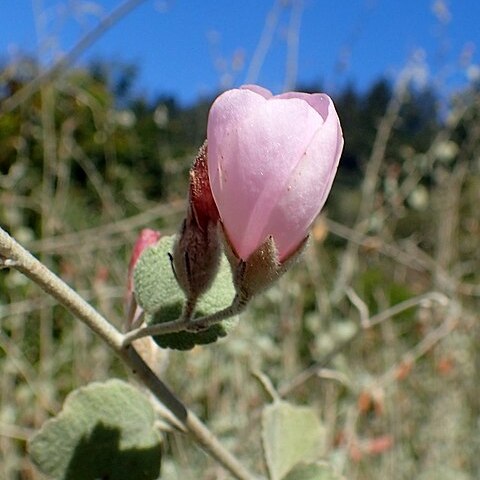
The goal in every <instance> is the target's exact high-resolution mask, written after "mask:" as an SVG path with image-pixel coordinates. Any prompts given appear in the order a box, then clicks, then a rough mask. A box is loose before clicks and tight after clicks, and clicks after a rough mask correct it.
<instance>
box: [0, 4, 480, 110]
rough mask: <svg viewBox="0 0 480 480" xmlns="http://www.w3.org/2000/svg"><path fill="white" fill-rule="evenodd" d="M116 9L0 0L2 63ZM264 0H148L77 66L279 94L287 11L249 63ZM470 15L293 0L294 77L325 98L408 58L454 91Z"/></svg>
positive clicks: (458, 7)
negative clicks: (127, 69) (117, 65)
mask: <svg viewBox="0 0 480 480" xmlns="http://www.w3.org/2000/svg"><path fill="white" fill-rule="evenodd" d="M118 4H119V0H105V1H92V0H55V1H54V0H1V1H0V57H1V59H2V60H3V61H5V60H7V61H8V60H10V59H12V58H15V56H16V55H18V54H19V53H20V52H27V53H30V54H35V55H40V56H41V58H42V61H43V62H44V63H45V64H48V62H49V61H51V59H52V58H54V57H55V55H59V54H61V53H62V52H66V51H68V49H69V48H71V47H72V46H73V45H74V44H75V42H76V41H78V39H79V38H80V36H81V35H82V34H83V33H85V32H86V31H87V30H88V29H89V28H91V27H92V26H93V25H94V24H95V22H96V21H97V19H98V15H101V14H102V13H106V12H108V11H111V10H112V9H113V8H114V7H115V6H116V5H118ZM274 4H275V0H228V1H227V0H224V1H222V0H198V1H196V0H190V1H185V0H147V1H146V2H145V3H144V4H142V5H141V6H140V7H138V8H137V9H136V10H135V11H133V12H132V13H131V14H130V15H129V16H128V17H126V18H124V19H123V20H122V21H121V22H120V23H118V24H117V25H115V26H114V27H113V29H112V30H110V31H109V32H107V33H106V34H105V35H104V36H103V37H102V38H101V39H100V40H99V41H98V42H97V43H96V44H94V45H93V46H92V47H90V48H89V50H88V51H86V53H85V54H84V55H83V57H82V59H81V60H80V63H82V62H85V61H88V60H89V59H105V60H108V61H121V62H125V63H133V64H136V65H137V66H138V79H137V83H136V85H137V88H138V90H139V91H142V92H146V93H147V94H148V95H149V96H154V95H156V94H160V93H168V94H173V95H175V96H177V97H178V98H179V99H180V100H181V101H182V102H186V103H188V102H192V101H194V100H195V99H196V98H198V96H199V95H206V94H211V93H213V92H215V91H217V90H218V89H223V88H228V87H231V86H236V85H240V84H242V83H244V82H245V81H246V80H253V81H255V82H256V83H259V84H262V85H264V86H266V87H267V88H270V89H271V90H273V91H274V92H275V93H278V92H280V91H281V90H282V89H283V87H284V85H285V79H286V58H287V42H286V38H287V34H288V31H289V25H290V22H291V12H292V9H291V8H284V9H283V10H281V11H280V14H279V15H277V16H275V15H273V17H274V19H275V18H276V28H275V29H274V33H273V35H272V37H271V43H270V45H269V48H268V50H267V52H266V56H265V58H264V61H262V62H261V69H259V70H258V72H257V73H258V74H255V72H253V71H252V70H251V68H250V70H249V66H250V65H251V62H252V59H253V58H254V56H255V52H256V50H257V47H258V45H259V41H260V38H261V34H262V31H263V30H264V26H265V21H266V18H267V16H268V14H269V12H272V11H274V7H273V6H274ZM435 6H436V8H435ZM442 6H443V7H446V9H445V8H444V9H443V10H442V8H441V7H442ZM435 12H436V13H435ZM297 18H298V17H297ZM479 20H480V1H479V0H450V1H448V0H445V1H440V0H303V9H302V15H301V23H300V25H301V28H300V30H299V32H300V34H299V37H298V42H299V43H298V46H299V47H298V68H297V72H298V73H297V75H296V78H297V80H298V81H299V82H301V83H307V84H308V83H312V82H316V81H320V82H321V84H322V86H323V89H324V90H325V91H327V92H328V93H333V94H334V92H335V90H338V89H340V88H341V87H342V86H343V85H345V84H346V83H347V82H352V83H354V84H356V85H357V86H358V87H359V88H361V89H364V88H366V87H367V86H368V85H369V84H371V82H372V81H374V80H375V79H377V78H378V77H380V76H381V75H386V76H387V77H388V78H395V77H396V76H397V75H398V73H399V72H400V71H401V70H402V69H403V68H404V67H405V65H406V64H407V63H408V62H409V61H411V59H412V58H413V57H414V56H415V58H417V59H419V58H420V59H421V61H422V62H423V63H424V64H425V65H426V66H427V73H428V78H429V80H431V81H434V82H436V83H437V85H438V88H440V89H442V88H444V89H453V88H459V87H461V86H462V85H464V84H465V83H466V81H467V73H469V74H472V72H473V73H474V72H477V71H478V68H477V67H475V65H477V64H480V26H479ZM274 23H275V22H274ZM468 65H470V68H467V66H468ZM472 65H473V66H472ZM249 72H250V74H249ZM248 77H250V78H248Z"/></svg>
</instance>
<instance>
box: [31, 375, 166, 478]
mask: <svg viewBox="0 0 480 480" xmlns="http://www.w3.org/2000/svg"><path fill="white" fill-rule="evenodd" d="M154 420H155V415H154V411H153V409H152V407H151V405H150V402H149V401H148V400H147V398H146V397H145V396H144V395H143V394H142V393H140V391H139V390H137V389H136V388H134V387H132V386H131V385H129V384H127V383H125V382H122V381H120V380H110V381H108V382H106V383H92V384H90V385H88V386H86V387H83V388H80V389H78V390H75V391H74V392H72V393H71V394H70V395H68V397H67V399H66V400H65V404H64V406H63V409H62V411H61V412H60V413H59V414H58V415H57V416H56V417H55V418H53V419H51V420H48V421H47V422H45V424H44V425H43V426H42V428H41V429H40V431H39V432H38V433H37V434H35V436H34V437H33V438H32V439H31V440H30V442H29V451H30V455H31V457H32V459H33V461H34V462H35V463H36V464H37V465H38V467H39V468H40V470H41V471H42V472H44V473H46V474H48V475H51V476H52V477H54V478H55V479H62V480H96V479H100V478H109V479H111V480H114V479H115V480H154V479H156V478H158V477H159V475H160V454H161V450H160V446H161V445H160V443H161V438H160V435H159V433H158V431H157V430H156V429H155V428H154Z"/></svg>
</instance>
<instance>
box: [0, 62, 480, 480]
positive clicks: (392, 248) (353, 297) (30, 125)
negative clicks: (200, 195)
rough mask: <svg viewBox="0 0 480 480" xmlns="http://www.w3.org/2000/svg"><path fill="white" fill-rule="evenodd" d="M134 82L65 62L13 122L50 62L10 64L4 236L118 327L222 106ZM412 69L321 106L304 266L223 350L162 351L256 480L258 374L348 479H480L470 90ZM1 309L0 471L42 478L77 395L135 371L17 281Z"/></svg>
mask: <svg viewBox="0 0 480 480" xmlns="http://www.w3.org/2000/svg"><path fill="white" fill-rule="evenodd" d="M135 71H136V68H135V65H122V64H119V63H112V62H108V61H105V62H102V61H97V62H95V63H92V64H90V65H89V66H88V67H83V68H71V69H69V70H68V71H66V72H64V74H63V75H61V76H59V77H57V78H55V79H54V80H52V81H50V82H46V83H44V84H43V85H42V86H41V87H40V88H39V89H37V90H36V91H35V92H34V94H33V95H31V96H30V97H29V98H28V99H27V100H25V101H23V102H22V103H21V104H20V105H19V106H18V108H15V109H11V110H9V111H7V110H5V109H2V105H5V101H6V100H7V99H9V98H12V96H13V95H15V94H16V92H18V91H20V90H21V89H22V88H24V87H25V86H26V85H28V84H29V83H30V82H31V81H32V80H33V79H34V78H36V77H37V75H38V74H39V73H40V67H39V65H38V63H37V62H36V60H35V59H33V58H27V57H24V58H22V59H20V60H18V61H16V62H15V63H9V64H3V65H2V66H1V67H0V224H1V225H2V227H4V228H6V229H7V230H8V231H9V232H10V233H11V234H12V235H13V236H15V237H16V238H17V239H18V240H19V241H20V242H21V243H23V244H24V245H25V246H26V247H27V248H29V249H30V250H31V251H32V252H33V253H34V254H35V255H37V256H38V257H39V258H40V259H41V260H42V261H43V262H45V263H46V264H47V265H48V266H49V267H51V268H52V269H53V270H54V271H55V272H57V273H58V274H59V275H60V276H61V277H62V278H63V279H64V280H66V281H67V282H68V283H69V284H70V285H71V286H73V287H74V288H75V289H77V290H78V291H79V292H80V293H81V294H82V295H83V296H84V297H85V298H87V299H88V300H89V301H91V303H92V304H93V305H94V306H95V307H96V308H98V309H99V311H100V312H101V313H102V314H104V315H105V316H106V317H107V318H108V319H110V320H111V321H112V322H113V323H115V324H116V325H117V326H119V327H121V326H122V324H123V297H124V287H125V283H126V270H127V265H128V259H129V255H130V248H131V245H132V244H133V242H134V240H135V238H136V236H137V234H138V232H139V230H140V229H141V228H143V227H151V228H157V229H160V230H161V231H162V232H164V233H173V232H174V231H175V230H176V228H177V227H178V225H179V223H180V221H181V219H182V215H183V212H184V208H185V193H186V185H187V178H188V169H189V167H190V165H191V162H192V159H193V158H194V156H195V153H196V150H197V149H198V148H199V146H200V145H201V144H202V143H203V140H204V138H205V132H206V118H207V114H208V108H209V105H210V104H211V101H212V100H213V98H204V99H202V100H200V101H198V102H197V103H195V104H193V105H191V106H188V107H184V106H183V107H182V106H181V105H180V104H179V103H178V102H177V101H176V99H175V98H172V97H162V96H161V97H159V98H156V99H151V98H150V99H149V98H147V97H143V96H141V95H139V94H138V90H137V89H135V88H133V87H134V86H135ZM415 75H416V72H415V68H413V67H409V66H407V67H406V68H405V70H404V72H402V74H401V75H400V76H399V78H398V80H397V82H396V83H391V82H389V81H387V80H385V79H382V78H380V79H378V81H377V82H376V83H375V84H374V85H372V86H371V87H370V88H369V89H368V90H367V91H362V92H359V91H357V90H356V88H355V86H354V85H350V86H348V87H346V88H344V89H343V90H342V91H338V92H336V93H334V94H333V95H332V96H333V97H334V101H335V103H336V106H337V110H338V112H339V116H340V118H341V121H342V125H343V129H344V136H345V151H344V154H343V157H342V160H341V168H340V170H339V174H338V177H337V180H336V182H335V184H334V187H333V191H332V193H331V195H330V198H329V200H328V203H327V207H326V209H325V211H324V212H323V213H322V215H321V216H320V217H319V218H318V220H317V221H316V223H315V225H314V229H313V232H312V239H311V242H310V244H309V246H308V248H307V251H306V253H305V258H304V259H303V260H302V262H300V264H299V265H297V266H296V267H295V268H294V269H292V271H290V272H289V273H288V274H287V275H286V276H285V277H284V278H282V280H281V281H280V282H279V283H278V285H276V286H275V287H273V288H271V289H270V290H269V291H268V292H267V293H265V294H264V295H262V296H261V297H259V298H258V299H257V300H256V301H255V302H254V304H253V305H252V306H251V307H250V309H249V310H248V311H247V313H245V314H243V315H242V318H241V321H240V323H239V325H238V327H237V328H236V330H235V331H234V332H233V333H232V334H230V335H229V337H228V338H226V339H224V340H222V341H220V342H218V343H217V344H215V345H213V346H206V347H197V348H195V349H194V350H192V351H190V352H187V353H185V352H173V351H172V352H169V353H168V356H167V355H166V356H165V358H164V360H163V361H164V365H163V368H164V377H165V379H166V380H167V382H168V383H169V384H170V385H171V386H172V388H173V390H174V391H175V392H176V393H177V394H179V396H180V397H181V398H182V399H184V400H185V402H186V403H187V405H189V406H190V407H191V408H192V409H193V410H194V411H195V412H196V413H198V414H199V415H200V416H201V417H202V418H203V419H204V420H205V421H206V423H207V424H208V425H209V427H210V428H211V429H212V430H213V431H214V432H215V433H216V434H218V435H219V436H220V437H221V439H222V441H223V442H224V444H225V445H226V446H227V447H228V448H229V449H230V450H232V451H234V452H236V453H237V454H238V456H239V457H240V458H241V459H242V460H243V461H244V462H245V463H246V464H248V465H249V466H251V467H252V468H253V469H254V470H256V471H261V469H262V468H263V460H262V457H261V454H260V453H259V452H260V448H259V445H260V431H259V414H260V409H261V407H262V406H263V405H265V403H267V402H268V401H269V398H268V395H267V394H266V393H265V391H264V389H263V387H262V386H261V384H260V383H259V382H258V380H257V378H256V377H255V375H254V374H253V373H254V372H263V373H264V374H266V375H267V376H268V377H269V378H270V379H271V381H272V383H273V385H274V386H275V387H276V388H277V389H278V391H279V393H280V394H281V395H282V396H284V398H286V399H288V400H290V401H292V402H295V403H299V404H309V405H313V406H315V408H316V409H317V411H318V415H319V417H320V418H321V419H322V421H323V423H324V425H325V429H326V435H327V437H326V438H327V445H326V450H325V458H326V459H327V460H328V461H330V462H331V463H332V464H333V465H334V466H335V467H336V469H337V470H338V471H339V472H341V473H342V474H343V475H344V476H345V478H348V479H358V480H360V479H362V480H371V479H376V478H388V479H412V478H415V479H422V480H427V479H428V480H430V479H432V480H433V479H435V480H438V479H440V480H450V479H452V480H454V479H455V480H463V479H477V478H480V457H479V455H478V452H479V451H480V431H479V430H480V400H479V399H480V387H479V377H478V368H479V367H480V349H479V341H480V325H479V322H478V307H479V296H480V283H479V267H480V248H479V237H480V213H479V205H480V84H478V83H475V82H472V83H471V85H469V86H467V87H465V89H464V90H463V91H461V92H458V93H456V94H455V96H451V97H449V98H447V99H446V98H445V95H444V94H443V92H438V91H436V90H435V88H434V87H433V86H431V85H425V86H423V87H422V88H419V87H418V86H416V83H415V82H414V79H415ZM298 89H300V90H304V91H322V85H298ZM0 302H1V303H0V478H5V479H8V480H9V479H41V478H44V477H42V475H40V474H39V473H38V472H37V471H36V470H35V468H34V467H33V466H32V465H31V463H30V461H29V459H28V456H27V455H26V451H25V450H26V440H27V439H28V438H29V436H30V435H31V434H32V432H34V431H35V430H37V429H38V428H39V427H40V426H41V424H42V423H43V422H44V421H45V420H46V419H47V418H49V417H50V416H51V415H52V414H54V413H56V412H58V411H59V409H60V408H61V405H62V402H63V400H64V398H65V395H66V394H67V393H68V392H69V391H71V390H72V389H74V388H77V387H79V386H82V385H85V384H86V383H88V382H89V381H93V380H103V379H107V378H110V377H112V376H120V377H126V376H127V375H128V372H127V371H126V370H125V369H124V367H123V366H122V365H120V363H119V362H118V361H117V360H116V359H115V358H113V357H112V355H111V354H110V352H109V351H108V349H107V348H106V347H105V346H104V345H103V344H101V342H100V341H99V340H98V339H97V338H96V337H95V336H94V335H93V334H92V333H91V332H90V331H88V330H87V329H86V327H84V326H83V325H82V324H80V323H79V322H78V321H76V320H75V319H73V318H71V316H70V315H68V314H67V313H66V312H65V311H64V309H63V308H61V307H59V306H57V305H55V303H54V302H53V301H52V300H50V299H49V298H47V297H46V296H45V295H43V294H42V292H41V291H40V290H39V289H38V288H37V287H35V286H34V285H32V284H31V283H30V282H29V281H27V279H26V278H24V277H22V275H20V274H19V273H18V272H16V271H14V270H10V271H8V270H5V271H2V272H1V275H0ZM167 357H168V358H167ZM165 451H166V455H165V458H164V462H163V471H164V478H172V479H175V478H184V479H199V478H201V479H213V478H215V479H217V478H218V479H222V478H227V477H226V474H225V473H223V472H222V471H221V470H220V469H219V467H217V466H216V465H215V464H214V463H213V462H212V461H211V460H209V459H208V458H207V457H206V456H205V455H204V454H203V453H202V452H200V451H199V450H198V449H197V448H196V447H195V446H194V445H193V444H192V443H191V442H190V441H189V439H188V438H186V437H185V436H183V435H180V434H175V433H173V434H169V435H167V436H166V437H165Z"/></svg>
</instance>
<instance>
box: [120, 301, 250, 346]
mask: <svg viewBox="0 0 480 480" xmlns="http://www.w3.org/2000/svg"><path fill="white" fill-rule="evenodd" d="M247 303H248V302H247V301H242V300H241V299H240V297H238V296H236V297H235V298H234V299H233V301H232V304H231V305H229V306H228V307H226V308H224V309H223V310H220V311H218V312H215V313H212V314H211V315H206V316H205V317H199V318H195V319H191V318H184V317H183V315H182V316H181V317H180V318H179V319H178V320H172V321H171V322H164V323H159V324H156V325H149V326H147V327H140V328H136V329H135V330H131V331H130V332H128V333H127V334H125V336H124V345H125V346H127V345H129V344H131V343H132V342H133V341H134V340H138V339H139V338H143V337H150V336H154V335H166V334H167V333H175V332H182V331H185V330H188V331H201V330H205V329H207V328H209V327H211V326H212V325H215V324H216V323H219V322H221V321H223V320H226V319H227V318H231V317H233V316H234V315H238V314H239V313H241V312H242V311H243V310H245V307H246V306H247Z"/></svg>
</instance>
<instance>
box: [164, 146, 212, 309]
mask: <svg viewBox="0 0 480 480" xmlns="http://www.w3.org/2000/svg"><path fill="white" fill-rule="evenodd" d="M207 156H208V148H207V143H206V142H205V143H204V144H203V145H202V147H200V149H199V151H198V154H197V157H196V158H195V162H194V164H193V166H192V168H191V170H190V186H189V194H188V209H187V216H186V218H185V220H184V221H183V224H182V227H181V229H180V232H179V233H178V235H177V237H176V239H175V244H174V246H173V255H172V262H173V267H174V271H175V277H176V279H177V283H178V284H179V285H180V288H181V289H182V290H183V291H184V292H185V295H186V296H187V298H188V300H189V301H190V302H192V305H193V302H195V301H196V299H198V297H199V296H200V295H202V294H203V293H205V292H206V291H207V290H208V289H209V288H210V286H211V285H212V282H213V280H214V279H215V276H216V274H217V271H218V266H219V263H220V254H221V244H220V238H219V235H218V228H217V224H218V219H219V216H218V210H217V206H216V204H215V201H214V199H213V196H212V191H211V189H210V182H209V176H208V165H207Z"/></svg>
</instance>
